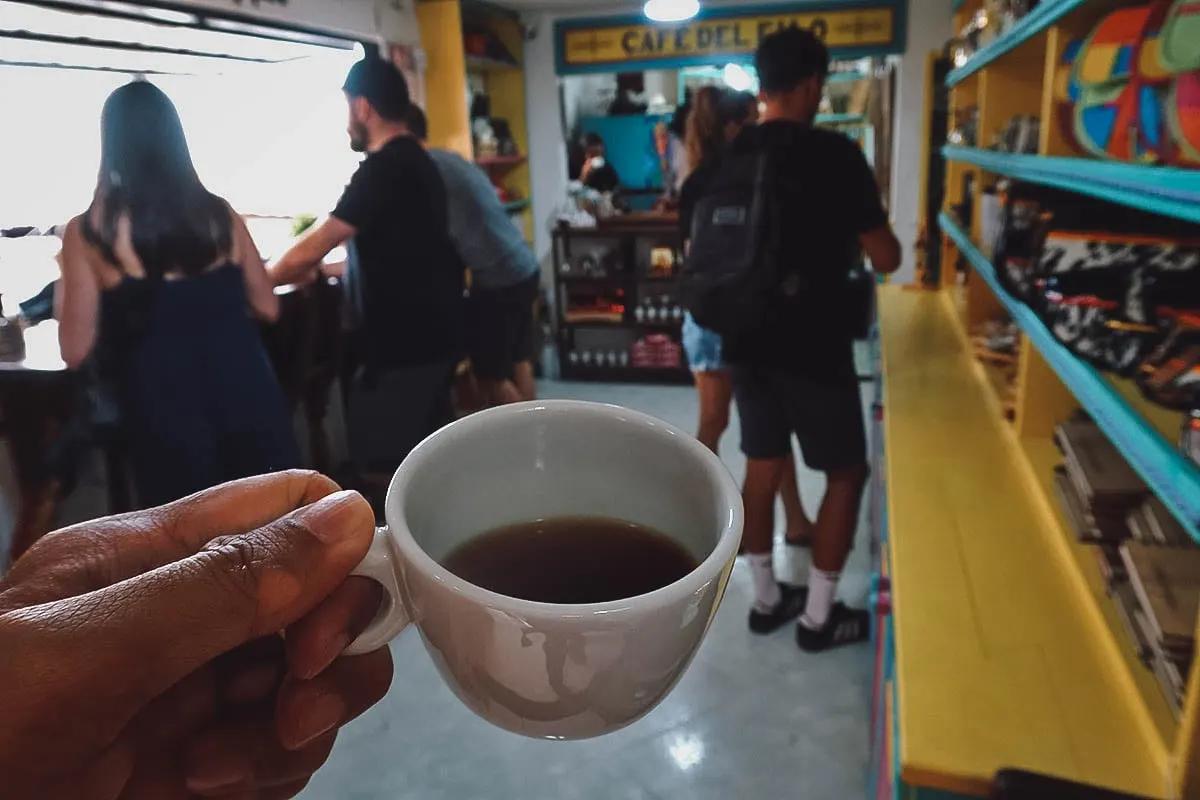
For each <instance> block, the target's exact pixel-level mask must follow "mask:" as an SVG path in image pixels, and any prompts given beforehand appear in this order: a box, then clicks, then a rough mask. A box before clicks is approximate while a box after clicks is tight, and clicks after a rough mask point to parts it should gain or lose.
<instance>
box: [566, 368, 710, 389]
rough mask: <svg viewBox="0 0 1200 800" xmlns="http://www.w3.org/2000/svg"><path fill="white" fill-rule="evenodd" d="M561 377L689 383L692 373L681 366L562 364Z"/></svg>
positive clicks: (586, 379) (617, 381) (577, 379)
mask: <svg viewBox="0 0 1200 800" xmlns="http://www.w3.org/2000/svg"><path fill="white" fill-rule="evenodd" d="M561 368H562V377H563V380H567V381H599V382H605V383H667V384H679V385H684V384H691V382H692V373H690V372H688V371H687V370H686V369H684V368H683V367H678V368H674V369H673V368H670V367H596V366H586V367H585V366H582V365H578V364H563V365H562V366H561Z"/></svg>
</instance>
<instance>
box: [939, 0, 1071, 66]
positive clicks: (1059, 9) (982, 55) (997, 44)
mask: <svg viewBox="0 0 1200 800" xmlns="http://www.w3.org/2000/svg"><path fill="white" fill-rule="evenodd" d="M1086 2H1087V0H1042V2H1041V4H1040V5H1039V6H1038V7H1037V8H1035V9H1034V10H1033V11H1031V12H1029V13H1028V14H1026V15H1025V16H1024V17H1022V18H1021V19H1020V21H1019V22H1017V23H1016V24H1015V25H1013V26H1012V27H1011V28H1009V29H1008V30H1007V31H1005V32H1004V33H1002V34H1000V36H998V37H996V38H995V39H993V40H992V41H991V42H989V43H988V44H986V45H984V46H983V47H981V48H979V50H977V51H976V52H975V54H974V55H973V56H971V57H970V58H969V59H968V60H967V63H965V64H963V65H962V66H961V67H959V68H958V69H955V70H952V71H951V72H950V74H949V75H947V76H946V85H947V86H953V85H955V84H956V83H960V82H962V81H963V80H965V79H967V78H969V77H970V76H972V75H974V74H975V73H976V72H978V71H979V70H981V69H983V68H984V67H986V66H987V65H988V64H990V63H992V62H993V61H995V60H996V59H997V58H999V57H1000V56H1002V55H1004V54H1005V53H1007V52H1009V51H1010V50H1012V49H1013V48H1015V47H1017V46H1018V45H1021V44H1024V43H1025V42H1027V41H1028V40H1030V39H1032V38H1033V37H1034V36H1036V35H1038V34H1039V33H1041V32H1042V31H1044V30H1046V28H1049V27H1050V26H1051V25H1053V24H1054V23H1056V22H1058V21H1059V20H1060V19H1062V18H1063V16H1065V15H1066V14H1069V13H1070V12H1072V11H1074V10H1075V9H1076V8H1079V7H1080V6H1081V5H1083V4H1084V3H1086Z"/></svg>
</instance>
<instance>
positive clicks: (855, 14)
mask: <svg viewBox="0 0 1200 800" xmlns="http://www.w3.org/2000/svg"><path fill="white" fill-rule="evenodd" d="M902 23H903V6H898V5H895V4H892V3H884V2H876V3H871V4H866V5H861V6H847V5H845V4H843V5H840V6H835V7H831V8H826V9H821V8H820V7H819V6H818V7H814V6H813V5H812V4H806V5H803V6H791V7H789V6H779V7H777V8H771V7H768V8H766V9H761V10H758V11H755V12H754V13H749V12H738V13H729V12H728V11H724V10H722V11H713V12H711V13H709V14H707V15H705V16H703V17H699V18H697V19H694V20H689V21H687V22H682V23H651V22H647V21H646V20H645V19H644V18H642V19H633V20H630V19H609V20H604V19H591V20H568V21H562V22H559V23H558V25H557V29H556V47H557V56H558V71H559V73H560V74H569V73H572V72H605V71H607V72H617V71H621V70H641V69H649V68H671V67H680V66H687V65H690V64H724V63H728V62H730V61H747V60H749V59H750V58H752V57H753V55H754V51H755V49H756V48H757V47H758V43H759V42H760V41H762V39H763V37H765V36H768V35H770V34H771V33H774V32H775V31H778V30H781V29H783V28H789V27H798V28H806V29H808V30H811V31H812V32H813V33H815V34H816V35H817V36H818V37H819V38H820V39H821V40H822V41H823V42H825V45H826V46H827V47H828V48H829V50H830V53H831V55H832V56H833V57H834V58H839V57H841V58H850V57H861V56H864V55H882V54H887V53H899V52H902V51H903V50H904V38H903V24H902Z"/></svg>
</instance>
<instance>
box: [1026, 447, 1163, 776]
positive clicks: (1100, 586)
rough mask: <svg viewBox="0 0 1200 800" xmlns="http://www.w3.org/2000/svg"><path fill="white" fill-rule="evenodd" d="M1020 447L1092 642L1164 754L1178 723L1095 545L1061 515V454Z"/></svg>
mask: <svg viewBox="0 0 1200 800" xmlns="http://www.w3.org/2000/svg"><path fill="white" fill-rule="evenodd" d="M1020 451H1021V455H1022V456H1023V461H1024V463H1023V464H1022V466H1023V467H1024V468H1025V470H1026V479H1027V484H1028V486H1029V491H1030V494H1031V496H1033V497H1036V498H1037V500H1038V501H1039V502H1040V503H1041V505H1042V512H1043V514H1044V515H1045V516H1046V518H1047V520H1049V521H1050V522H1051V523H1052V525H1051V526H1050V528H1051V533H1052V535H1053V537H1054V538H1053V542H1052V544H1053V545H1054V547H1055V549H1056V552H1057V555H1058V556H1059V559H1060V561H1061V563H1062V564H1063V567H1064V570H1065V571H1066V574H1068V575H1069V576H1070V577H1071V578H1072V579H1074V581H1075V583H1076V587H1075V588H1076V591H1077V593H1078V596H1079V597H1080V599H1081V600H1082V601H1083V603H1084V608H1085V611H1086V613H1087V616H1088V621H1089V622H1090V623H1091V625H1092V628H1093V630H1094V631H1095V634H1096V642H1097V643H1098V646H1099V647H1100V649H1101V651H1102V653H1103V655H1104V656H1105V657H1106V658H1107V659H1109V660H1110V661H1112V662H1113V663H1115V664H1120V665H1121V666H1122V667H1123V670H1124V671H1123V674H1121V675H1119V676H1118V677H1119V678H1120V679H1121V680H1120V684H1119V686H1118V688H1119V689H1120V691H1121V692H1122V693H1123V694H1126V695H1130V693H1132V694H1131V696H1130V700H1131V706H1132V707H1133V708H1134V709H1135V710H1141V711H1143V712H1144V714H1141V715H1139V719H1138V722H1139V724H1140V725H1141V727H1142V728H1143V729H1144V730H1145V731H1146V732H1147V734H1148V735H1149V736H1150V741H1151V743H1152V746H1153V748H1154V750H1155V751H1156V753H1157V754H1158V757H1159V758H1162V759H1166V757H1167V754H1168V753H1170V752H1171V748H1172V746H1173V744H1174V742H1175V737H1176V735H1177V734H1178V732H1179V724H1178V722H1177V721H1176V719H1175V714H1174V712H1172V711H1171V708H1170V706H1169V705H1168V704H1167V701H1166V698H1164V697H1163V693H1162V689H1161V688H1160V687H1159V684H1158V681H1157V680H1156V679H1155V677H1154V673H1153V672H1151V671H1150V670H1149V669H1148V668H1147V667H1146V665H1145V664H1143V663H1142V662H1141V660H1139V659H1138V657H1137V655H1136V654H1135V652H1134V649H1133V644H1132V643H1131V642H1130V641H1129V637H1128V636H1127V635H1126V633H1125V630H1124V627H1123V626H1122V623H1121V621H1120V619H1119V618H1118V612H1117V609H1116V606H1115V605H1114V602H1113V599H1112V598H1110V597H1109V596H1108V592H1107V587H1106V586H1105V583H1104V579H1103V577H1101V575H1100V569H1099V567H1098V566H1097V563H1096V552H1095V550H1096V547H1095V545H1089V544H1084V543H1083V542H1080V541H1079V540H1078V539H1077V538H1076V536H1075V532H1074V530H1073V529H1072V528H1071V525H1070V523H1069V522H1067V519H1066V517H1065V515H1064V514H1063V510H1062V507H1061V505H1060V503H1059V502H1058V496H1057V494H1056V490H1055V488H1054V468H1055V467H1056V466H1058V465H1059V464H1061V463H1063V457H1062V454H1061V453H1059V451H1058V448H1057V447H1056V446H1055V444H1054V442H1053V441H1051V440H1049V439H1033V438H1021V439H1020Z"/></svg>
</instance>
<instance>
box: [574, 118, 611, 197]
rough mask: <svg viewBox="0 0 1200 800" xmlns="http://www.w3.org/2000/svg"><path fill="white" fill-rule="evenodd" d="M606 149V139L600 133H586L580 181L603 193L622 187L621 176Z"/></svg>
mask: <svg viewBox="0 0 1200 800" xmlns="http://www.w3.org/2000/svg"><path fill="white" fill-rule="evenodd" d="M605 151H606V148H605V145H604V139H603V138H601V136H600V134H598V133H587V134H584V137H583V169H582V170H581V171H580V173H579V182H580V183H582V184H583V185H584V186H586V187H587V188H589V189H592V190H594V191H597V192H600V193H602V194H603V193H605V192H615V191H617V189H619V188H620V187H621V177H620V176H619V175H617V170H616V169H615V168H614V167H613V165H612V164H611V163H610V162H609V160H608V158H607V157H606V154H605Z"/></svg>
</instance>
